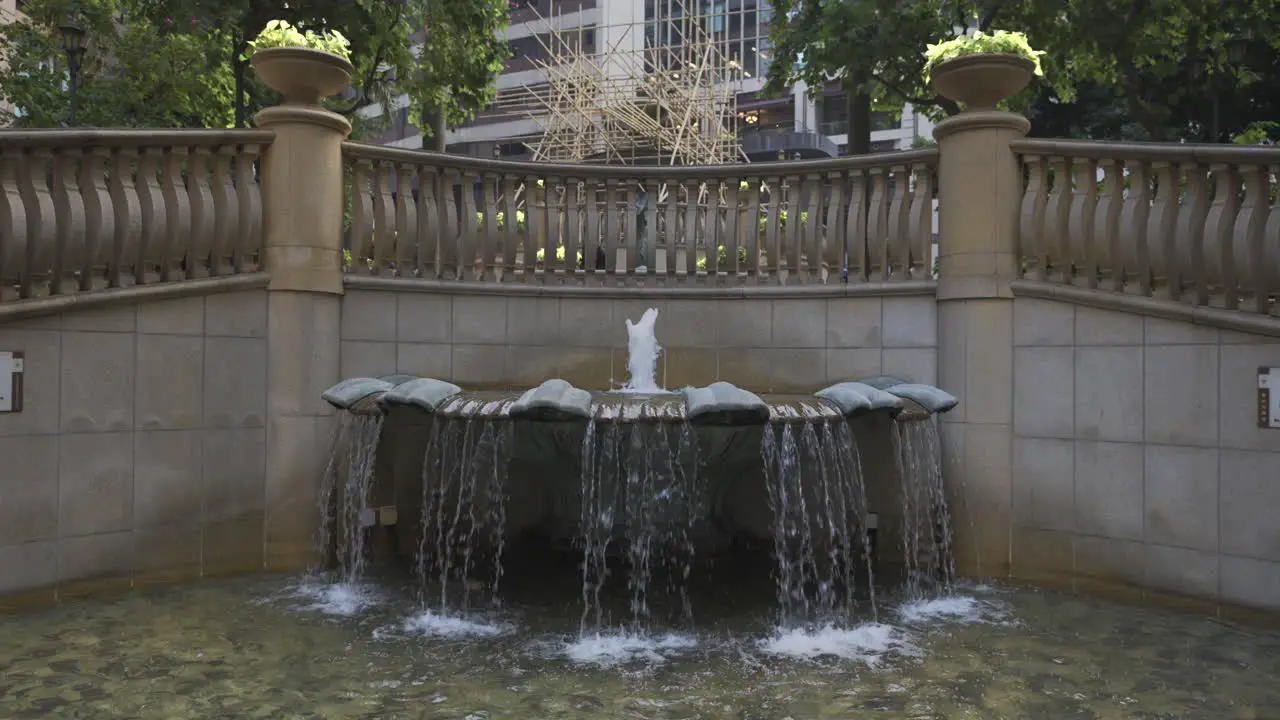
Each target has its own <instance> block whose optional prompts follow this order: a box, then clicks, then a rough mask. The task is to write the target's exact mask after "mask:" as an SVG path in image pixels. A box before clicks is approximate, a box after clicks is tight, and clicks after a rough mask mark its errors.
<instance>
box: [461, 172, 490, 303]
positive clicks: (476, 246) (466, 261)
mask: <svg viewBox="0 0 1280 720" xmlns="http://www.w3.org/2000/svg"><path fill="white" fill-rule="evenodd" d="M458 175H459V180H460V182H461V186H462V214H461V215H460V216H459V217H458V224H459V226H460V227H459V230H460V238H461V239H460V240H459V243H458V247H459V252H460V253H461V258H460V261H459V262H460V264H461V267H460V268H459V269H460V270H461V271H462V274H461V275H460V278H461V279H469V280H479V281H483V280H484V279H485V277H484V275H485V268H487V267H488V263H486V262H485V260H486V258H487V257H489V253H490V252H491V251H490V249H489V243H488V237H487V236H485V235H483V234H482V233H481V232H480V210H479V208H477V207H476V193H477V192H480V191H482V190H483V186H482V185H481V184H480V175H479V174H478V173H476V172H475V171H473V170H462V171H460V172H459V173H458Z"/></svg>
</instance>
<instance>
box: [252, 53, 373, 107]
mask: <svg viewBox="0 0 1280 720" xmlns="http://www.w3.org/2000/svg"><path fill="white" fill-rule="evenodd" d="M249 63H250V64H251V65H253V69H254V71H255V72H257V73H258V77H260V78H262V81H263V82H265V83H266V84H267V85H268V86H270V87H271V89H272V90H275V91H277V92H279V93H280V94H282V95H284V98H285V104H286V105H317V104H319V103H320V100H321V98H327V97H330V96H332V95H337V94H338V93H340V92H342V91H343V90H345V89H346V88H347V85H349V84H351V74H352V73H353V72H355V68H354V67H352V65H351V63H350V62H348V61H347V60H346V59H344V58H342V57H339V56H337V55H334V54H333V53H330V52H325V51H323V50H312V49H311V48H304V47H273V48H264V49H262V50H259V51H257V52H255V53H254V54H253V56H252V57H251V58H249Z"/></svg>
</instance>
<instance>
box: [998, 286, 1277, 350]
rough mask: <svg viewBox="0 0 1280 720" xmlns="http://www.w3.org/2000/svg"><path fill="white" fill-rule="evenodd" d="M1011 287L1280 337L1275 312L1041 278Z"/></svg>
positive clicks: (1024, 292)
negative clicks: (1192, 301) (1214, 306)
mask: <svg viewBox="0 0 1280 720" xmlns="http://www.w3.org/2000/svg"><path fill="white" fill-rule="evenodd" d="M1010 287H1011V288H1012V289H1013V294H1014V296H1015V297H1029V298H1040V299H1042V300H1057V301H1059V302H1066V303H1072V304H1075V305H1084V306H1086V307H1093V308H1099V309H1102V310H1117V311H1119V312H1127V313H1134V314H1137V315H1146V316H1149V317H1157V318H1163V319H1165V320H1179V321H1182V322H1185V323H1190V324H1192V325H1202V326H1205V327H1214V328H1220V329H1223V330H1234V331H1236V332H1242V333H1251V334H1254V335H1269V336H1271V337H1280V317H1277V316H1275V315H1259V314H1257V313H1250V312H1244V311H1240V310H1226V309H1223V308H1213V307H1204V306H1199V305H1187V304H1184V303H1180V302H1177V301H1174V300H1162V299H1160V298H1151V297H1143V296H1141V295H1126V294H1123V293H1114V292H1108V291H1106V290H1091V289H1089V288H1081V287H1074V286H1071V285H1060V284H1058V283H1050V282H1042V281H1038V280H1015V281H1013V282H1012V283H1010Z"/></svg>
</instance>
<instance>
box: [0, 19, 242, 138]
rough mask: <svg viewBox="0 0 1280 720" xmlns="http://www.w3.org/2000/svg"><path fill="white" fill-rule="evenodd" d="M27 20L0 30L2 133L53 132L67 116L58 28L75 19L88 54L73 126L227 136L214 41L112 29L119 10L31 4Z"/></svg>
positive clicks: (142, 27)
mask: <svg viewBox="0 0 1280 720" xmlns="http://www.w3.org/2000/svg"><path fill="white" fill-rule="evenodd" d="M25 10H26V12H27V13H28V16H29V19H28V20H24V21H21V22H14V23H10V24H7V25H3V26H0V58H2V59H3V64H4V65H5V68H4V70H3V71H0V99H3V100H5V101H7V102H8V103H9V104H11V105H12V106H13V107H14V108H15V110H8V111H5V113H4V114H2V115H0V121H3V122H4V124H17V125H22V126H27V127H56V126H58V125H61V124H63V122H64V121H65V119H66V117H67V113H68V108H69V94H68V93H67V91H66V83H67V79H68V72H67V57H66V54H65V53H64V52H63V51H62V41H61V37H60V33H59V32H58V26H59V25H60V24H62V23H64V22H66V21H67V20H68V19H69V18H70V17H72V13H73V11H76V10H78V11H79V12H78V13H77V15H78V22H79V23H80V24H81V25H82V26H83V27H84V29H85V30H86V32H87V34H88V37H89V38H90V43H91V51H90V52H89V53H87V54H86V56H85V58H84V62H83V64H82V66H81V69H80V80H79V83H78V92H79V94H80V97H81V98H82V102H80V107H79V112H78V114H79V119H80V121H81V122H83V124H85V125H90V126H123V125H132V126H155V127H184V126H192V125H199V126H202V127H227V126H228V125H230V124H231V121H232V115H231V105H230V100H231V75H230V73H229V72H228V71H229V67H230V66H229V60H230V57H229V55H228V52H229V49H228V47H227V45H226V43H225V39H224V38H222V37H220V36H218V35H216V34H215V35H211V36H207V37H199V36H197V35H194V34H190V33H188V34H173V33H167V32H164V30H163V29H162V28H160V27H158V26H156V25H155V24H153V23H151V22H148V21H145V20H139V21H137V22H129V23H120V22H117V21H116V18H117V17H119V15H120V14H121V13H122V12H124V3H123V2H120V1H118V0H99V1H98V2H92V3H72V2H69V1H68V0H32V2H29V3H28V4H27V5H26V8H25Z"/></svg>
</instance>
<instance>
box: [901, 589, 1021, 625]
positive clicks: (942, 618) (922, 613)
mask: <svg viewBox="0 0 1280 720" xmlns="http://www.w3.org/2000/svg"><path fill="white" fill-rule="evenodd" d="M898 616H899V617H900V618H902V621H903V622H904V623H907V624H910V625H922V624H927V623H931V622H952V623H964V624H969V623H982V622H996V621H1000V620H1003V619H1004V612H1003V611H1002V610H1001V609H1000V608H999V607H997V606H996V605H993V604H992V603H989V602H984V601H982V600H979V599H977V598H975V597H970V596H968V595H951V596H947V597H940V598H933V599H932V600H915V601H913V602H909V603H907V604H905V605H903V606H902V607H900V608H898Z"/></svg>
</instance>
